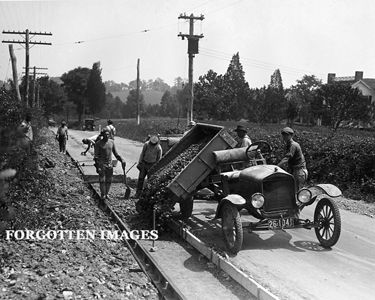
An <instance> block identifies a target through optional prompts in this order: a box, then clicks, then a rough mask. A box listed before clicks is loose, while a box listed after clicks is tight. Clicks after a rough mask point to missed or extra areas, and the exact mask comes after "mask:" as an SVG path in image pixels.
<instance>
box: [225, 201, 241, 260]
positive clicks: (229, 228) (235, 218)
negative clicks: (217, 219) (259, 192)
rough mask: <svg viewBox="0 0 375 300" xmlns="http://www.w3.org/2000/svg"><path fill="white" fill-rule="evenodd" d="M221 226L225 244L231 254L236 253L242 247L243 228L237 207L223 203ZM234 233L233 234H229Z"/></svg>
mask: <svg viewBox="0 0 375 300" xmlns="http://www.w3.org/2000/svg"><path fill="white" fill-rule="evenodd" d="M221 216H222V219H221V228H222V231H223V236H224V242H225V246H226V247H227V249H228V250H229V252H231V253H232V254H237V253H238V252H239V251H240V250H241V248H242V242H243V230H242V222H241V216H240V213H239V211H238V209H237V208H236V207H235V206H234V205H232V204H230V203H225V204H224V206H223V207H222V208H221ZM230 233H232V234H233V233H234V234H235V236H233V235H232V236H229V234H230Z"/></svg>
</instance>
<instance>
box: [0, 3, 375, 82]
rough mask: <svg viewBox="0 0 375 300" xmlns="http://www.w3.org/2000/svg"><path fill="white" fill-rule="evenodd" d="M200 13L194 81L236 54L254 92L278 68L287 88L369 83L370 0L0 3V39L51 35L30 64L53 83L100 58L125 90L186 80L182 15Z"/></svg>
mask: <svg viewBox="0 0 375 300" xmlns="http://www.w3.org/2000/svg"><path fill="white" fill-rule="evenodd" d="M182 13H186V14H188V15H190V14H194V15H195V16H200V15H203V16H204V20H203V21H196V22H195V23H194V33H195V34H198V35H199V34H203V36H204V37H203V38H201V39H200V41H199V54H196V55H195V58H194V76H193V78H194V81H198V78H199V76H202V75H204V74H206V73H207V71H208V70H210V69H212V70H213V71H215V72H216V73H218V74H225V72H226V70H227V68H228V65H229V63H230V60H231V58H232V56H233V55H234V54H235V53H237V52H239V56H240V62H241V63H242V66H243V70H244V72H245V78H246V80H247V81H248V83H249V85H250V87H251V88H255V87H262V86H264V85H268V84H269V82H270V77H271V75H272V73H273V72H274V71H275V70H276V69H280V72H281V76H282V79H283V84H284V87H290V86H291V85H294V84H296V80H299V79H301V78H302V76H303V75H305V74H308V75H315V76H317V77H318V78H320V79H322V81H323V83H325V82H326V81H327V74H328V73H336V76H339V77H341V76H354V73H355V71H363V72H364V77H365V78H375V51H374V50H375V1H373V0H357V1H353V0H340V1H338V0H314V1H311V0H199V1H198V0H122V1H120V0H100V1H99V0H90V1H86V0H85V1H82V0H75V1H64V0H61V1H57V0H55V1H1V0H0V29H1V40H2V41H4V40H20V41H24V38H25V37H24V35H19V34H3V33H2V32H3V31H13V30H15V31H22V32H24V31H25V30H26V29H29V30H30V31H32V32H51V33H52V36H38V35H35V36H32V37H31V39H30V40H31V41H42V42H51V43H52V45H51V46H49V45H34V46H32V47H31V48H30V67H33V66H36V67H44V68H48V70H47V71H43V72H47V73H48V75H49V76H50V77H55V76H61V75H62V74H63V73H65V72H68V71H70V70H72V69H74V68H76V67H87V68H91V67H92V65H93V63H95V62H97V61H100V63H101V68H102V79H103V81H107V80H113V81H115V82H118V83H120V82H124V83H129V82H130V81H132V80H135V79H136V76H137V59H140V78H141V79H142V80H146V81H147V80H149V79H153V80H155V79H156V78H161V79H163V80H164V81H165V82H166V83H168V84H169V85H173V83H174V79H175V78H176V77H178V76H180V77H182V78H188V55H187V40H186V39H185V40H182V39H181V37H178V34H179V33H182V34H187V33H188V32H189V24H188V22H187V21H186V20H182V19H178V17H179V16H180V14H182ZM8 45H9V44H7V43H1V44H0V80H7V79H8V78H11V77H12V67H11V64H10V58H9V50H8ZM14 48H15V54H16V57H17V67H18V73H19V75H20V73H21V71H22V68H23V67H24V66H25V49H24V45H23V44H14Z"/></svg>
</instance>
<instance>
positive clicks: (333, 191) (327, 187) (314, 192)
mask: <svg viewBox="0 0 375 300" xmlns="http://www.w3.org/2000/svg"><path fill="white" fill-rule="evenodd" d="M305 189H307V190H309V191H310V193H311V201H310V202H309V204H311V203H313V202H314V201H315V200H316V198H317V197H318V196H320V195H327V196H329V197H332V198H336V197H340V196H342V192H341V190H340V189H339V188H338V187H337V186H335V185H333V184H317V185H314V186H311V187H308V188H305Z"/></svg>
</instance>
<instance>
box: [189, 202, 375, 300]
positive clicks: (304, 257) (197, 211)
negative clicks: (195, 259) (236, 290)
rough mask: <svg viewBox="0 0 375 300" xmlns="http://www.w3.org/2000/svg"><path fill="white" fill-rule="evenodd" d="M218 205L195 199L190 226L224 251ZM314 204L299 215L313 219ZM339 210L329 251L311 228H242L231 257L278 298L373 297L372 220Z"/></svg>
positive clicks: (374, 223) (245, 218) (374, 232)
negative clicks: (238, 246)
mask: <svg viewBox="0 0 375 300" xmlns="http://www.w3.org/2000/svg"><path fill="white" fill-rule="evenodd" d="M216 207H217V204H216V203H215V202H213V201H204V200H195V203H194V210H193V217H192V219H191V221H190V222H189V225H191V226H192V227H193V229H192V232H194V233H195V234H196V235H197V236H199V237H200V238H201V239H202V240H203V241H205V242H206V243H208V244H211V245H215V246H217V247H219V248H220V249H225V245H224V241H223V236H222V232H221V226H220V222H221V221H217V220H212V218H213V217H214V215H215V209H216ZM314 208H315V205H312V206H311V207H307V208H305V209H304V211H303V212H302V214H301V218H303V219H310V220H311V219H313V214H314ZM340 213H341V221H342V229H341V236H340V239H339V241H338V243H337V244H336V245H335V246H334V247H333V248H332V249H328V250H327V249H324V248H322V247H321V246H320V245H319V242H318V240H317V238H316V236H315V231H314V230H307V229H289V230H285V231H283V230H276V231H257V232H253V233H249V232H247V231H246V230H245V233H244V242H243V246H242V250H241V251H240V252H239V253H238V254H237V255H236V256H233V257H230V261H231V262H232V263H234V264H235V265H237V266H239V267H241V269H242V270H244V271H245V272H248V273H249V274H250V275H251V276H252V277H253V278H254V279H256V280H257V281H258V282H259V283H261V284H262V285H263V286H265V287H267V288H268V289H269V290H270V291H271V292H273V293H274V294H275V295H278V296H280V298H281V299H375V297H374V292H373V287H374V278H375V251H374V246H375V220H374V219H372V218H370V217H367V216H362V215H357V214H353V213H351V212H348V211H345V210H340ZM242 219H243V221H250V220H251V217H250V216H248V215H246V214H244V215H243V216H242Z"/></svg>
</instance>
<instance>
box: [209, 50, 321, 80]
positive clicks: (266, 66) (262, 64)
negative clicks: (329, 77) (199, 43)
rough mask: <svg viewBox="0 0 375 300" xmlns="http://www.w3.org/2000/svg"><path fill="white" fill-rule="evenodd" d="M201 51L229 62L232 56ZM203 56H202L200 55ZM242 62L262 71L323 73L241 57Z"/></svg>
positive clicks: (212, 51) (224, 53) (221, 52)
mask: <svg viewBox="0 0 375 300" xmlns="http://www.w3.org/2000/svg"><path fill="white" fill-rule="evenodd" d="M202 51H203V52H204V53H205V54H206V56H212V57H216V58H224V59H227V60H229V61H230V59H231V57H232V56H233V54H230V53H227V52H223V51H218V50H213V49H208V48H204V47H202ZM202 55H203V54H202ZM241 60H242V61H248V64H251V65H253V66H257V67H259V68H264V69H270V68H274V69H275V68H282V69H283V70H284V71H283V72H289V73H294V74H299V73H303V72H305V73H306V72H307V73H315V74H319V75H323V76H324V74H323V73H318V72H313V71H311V70H306V69H301V68H295V67H290V66H285V65H281V64H276V63H271V62H266V61H261V60H257V59H253V58H248V57H244V56H241Z"/></svg>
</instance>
